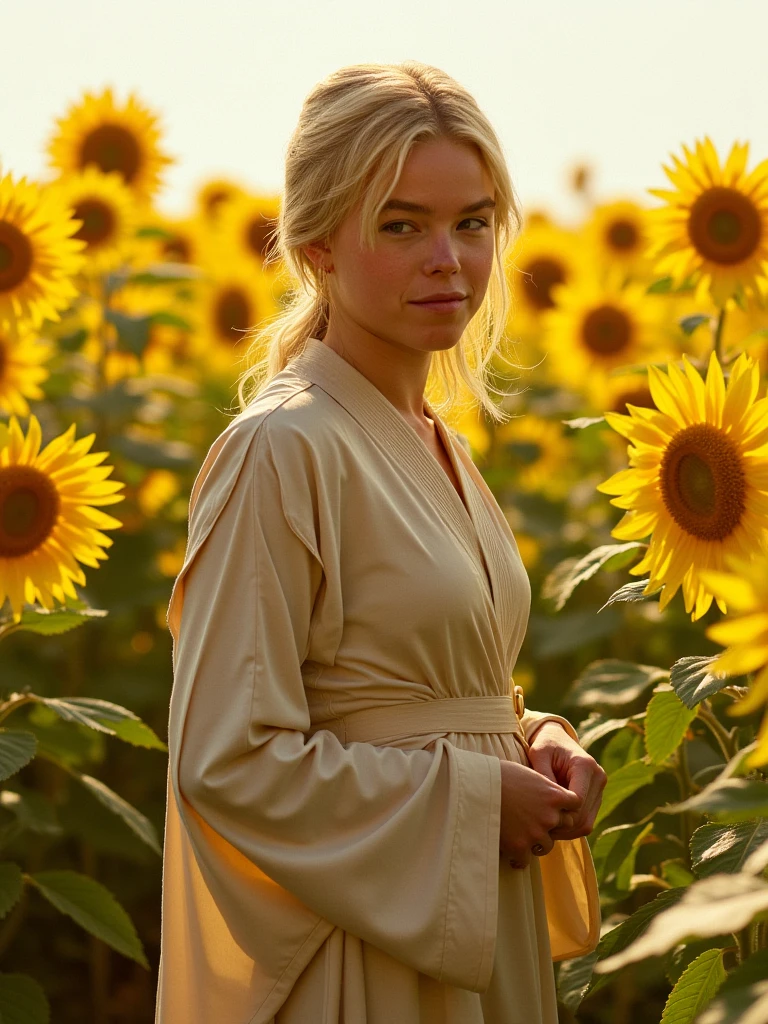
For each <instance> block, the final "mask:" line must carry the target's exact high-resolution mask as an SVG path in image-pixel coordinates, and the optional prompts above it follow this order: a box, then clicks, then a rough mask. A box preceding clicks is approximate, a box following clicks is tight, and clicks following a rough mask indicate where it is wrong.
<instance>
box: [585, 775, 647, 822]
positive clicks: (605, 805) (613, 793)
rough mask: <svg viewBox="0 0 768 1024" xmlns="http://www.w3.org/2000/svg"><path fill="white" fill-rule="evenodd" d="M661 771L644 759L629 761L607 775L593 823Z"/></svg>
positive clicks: (601, 818) (606, 814)
mask: <svg viewBox="0 0 768 1024" xmlns="http://www.w3.org/2000/svg"><path fill="white" fill-rule="evenodd" d="M660 771H661V768H659V767H658V766H657V765H654V764H646V763H645V761H642V760H638V761H630V762H629V764H624V765H622V766H621V768H617V769H616V771H615V772H614V773H613V774H612V775H609V776H608V781H607V783H606V784H605V788H604V789H603V800H602V803H601V804H600V810H599V811H598V812H597V817H596V818H595V824H597V823H598V822H600V821H602V820H603V818H606V817H607V816H608V815H609V814H610V813H611V811H613V810H614V809H615V808H616V807H618V806H619V804H620V803H622V802H623V801H624V800H626V799H627V797H630V796H632V794H633V793H636V792H637V791H638V789H642V787H643V786H647V785H648V783H650V782H653V780H654V778H655V777H656V775H657V774H658V773H659V772H660Z"/></svg>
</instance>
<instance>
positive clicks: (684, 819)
mask: <svg viewBox="0 0 768 1024" xmlns="http://www.w3.org/2000/svg"><path fill="white" fill-rule="evenodd" d="M674 771H675V775H676V776H677V781H678V784H679V786H680V802H681V803H682V802H683V801H684V800H687V799H688V797H689V796H692V795H693V793H694V792H695V787H694V784H693V781H692V779H691V774H690V772H689V771H688V757H687V755H686V750H685V742H683V743H681V744H680V746H679V747H678V748H677V750H676V751H675V765H674ZM691 822H692V816H691V814H690V812H689V811H682V812H681V814H680V837H681V840H682V844H683V846H684V847H685V855H686V859H687V860H688V867H689V868H690V867H691V846H690V843H691V836H692V835H693V828H692V825H691Z"/></svg>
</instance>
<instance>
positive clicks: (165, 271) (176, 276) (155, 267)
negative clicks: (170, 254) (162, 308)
mask: <svg viewBox="0 0 768 1024" xmlns="http://www.w3.org/2000/svg"><path fill="white" fill-rule="evenodd" d="M202 276H203V272H202V271H201V269H200V268H199V267H196V266H194V265H193V264H191V263H172V262H170V261H168V262H166V263H153V264H151V265H150V266H149V267H145V268H144V269H143V270H141V271H139V273H136V274H130V275H129V276H128V282H129V283H130V284H143V285H150V286H152V285H168V284H182V283H183V284H186V283H187V282H188V281H196V280H198V279H199V278H201V277H202Z"/></svg>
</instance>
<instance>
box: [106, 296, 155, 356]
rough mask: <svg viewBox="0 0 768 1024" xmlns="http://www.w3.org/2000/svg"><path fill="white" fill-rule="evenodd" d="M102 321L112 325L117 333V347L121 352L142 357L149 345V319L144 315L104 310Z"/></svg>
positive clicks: (150, 324) (150, 323)
mask: <svg viewBox="0 0 768 1024" xmlns="http://www.w3.org/2000/svg"><path fill="white" fill-rule="evenodd" d="M104 319H105V320H106V321H107V322H108V323H111V324H113V325H114V327H115V330H116V331H117V347H118V349H120V350H121V351H123V352H131V353H133V355H135V356H143V355H144V351H145V349H146V347H147V345H148V344H149V331H150V328H151V326H152V321H151V319H150V318H149V317H148V316H147V315H146V314H138V315H134V314H132V313H121V312H119V311H118V310H116V309H109V308H107V309H105V310H104Z"/></svg>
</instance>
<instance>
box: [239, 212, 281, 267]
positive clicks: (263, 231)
mask: <svg viewBox="0 0 768 1024" xmlns="http://www.w3.org/2000/svg"><path fill="white" fill-rule="evenodd" d="M274 227H275V222H274V220H271V219H267V218H266V217H264V216H263V215H262V214H260V213H259V214H257V215H256V216H255V217H254V218H253V220H251V221H249V223H248V227H247V228H246V232H245V237H246V241H247V244H248V248H249V249H250V251H251V252H252V253H253V254H254V255H255V256H258V258H259V259H260V260H263V259H266V257H267V256H268V255H269V253H270V252H271V251H272V250H273V249H274V246H275V242H274V238H273V237H272V236H270V232H271V231H272V230H273V229H274Z"/></svg>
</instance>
